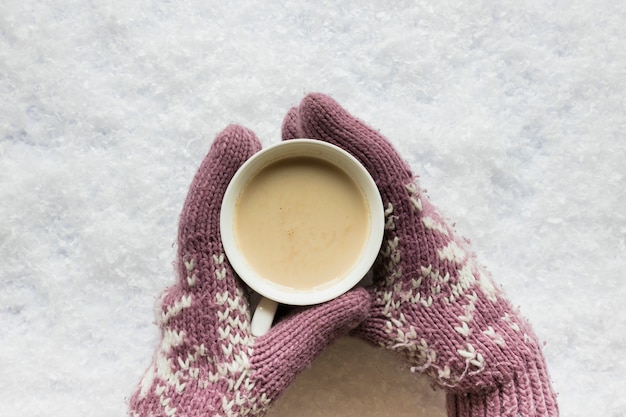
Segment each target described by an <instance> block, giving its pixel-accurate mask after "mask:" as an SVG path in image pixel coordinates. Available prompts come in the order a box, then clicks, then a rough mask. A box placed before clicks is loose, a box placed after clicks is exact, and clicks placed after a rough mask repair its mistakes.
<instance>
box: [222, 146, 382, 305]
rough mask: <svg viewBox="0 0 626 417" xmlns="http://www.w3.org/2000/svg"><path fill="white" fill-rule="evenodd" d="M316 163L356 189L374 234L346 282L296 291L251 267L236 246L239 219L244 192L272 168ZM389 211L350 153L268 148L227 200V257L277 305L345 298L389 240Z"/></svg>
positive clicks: (241, 173)
mask: <svg viewBox="0 0 626 417" xmlns="http://www.w3.org/2000/svg"><path fill="white" fill-rule="evenodd" d="M302 156H306V157H317V158H319V159H322V160H324V161H326V162H329V163H331V164H333V165H334V166H336V167H338V168H339V169H341V170H342V171H343V172H344V173H346V174H347V175H349V176H350V177H351V178H352V179H353V181H355V182H356V183H357V185H358V186H359V188H361V192H362V193H363V195H364V198H365V200H366V204H367V206H368V209H369V215H370V216H369V229H370V230H369V233H368V235H367V239H366V241H365V244H364V247H363V250H362V251H361V254H360V255H359V257H358V259H357V260H356V262H355V264H354V266H353V267H352V268H351V269H350V271H349V272H348V273H347V274H346V275H345V276H344V277H342V278H339V279H336V280H334V281H331V282H330V283H329V284H325V285H322V286H319V287H314V288H309V289H295V288H289V287H286V286H282V285H279V284H277V283H274V282H273V281H271V280H269V279H267V278H264V277H262V276H260V275H259V274H258V273H257V272H255V271H254V269H253V268H252V267H251V266H250V265H249V264H248V263H247V261H246V259H245V256H244V255H243V253H242V252H241V250H240V249H239V248H238V246H237V242H236V238H235V231H234V217H235V216H234V214H235V209H236V206H237V202H238V199H239V196H240V194H241V191H242V190H243V188H244V187H245V186H246V185H247V184H248V182H249V181H250V179H252V177H253V176H254V175H256V174H257V173H258V172H259V171H260V170H261V169H263V168H265V167H266V166H268V165H269V164H271V163H273V162H276V161H279V160H282V159H285V158H291V157H302ZM384 224H385V221H384V210H383V203H382V199H381V197H380V192H379V191H378V187H377V186H376V183H375V182H374V180H373V178H372V177H371V175H370V173H369V172H368V171H367V169H366V168H365V167H364V166H363V165H362V164H361V163H360V162H359V161H358V160H357V159H356V158H355V157H354V156H352V155H351V154H350V153H348V152H347V151H345V150H344V149H342V148H340V147H338V146H336V145H333V144H331V143H328V142H323V141H320V140H316V139H306V138H302V139H291V140H288V141H283V142H279V143H277V144H274V145H271V146H268V147H267V148H264V149H262V150H260V151H259V152H257V153H255V154H254V155H252V156H251V157H250V158H249V159H248V160H247V161H246V162H244V163H243V165H242V166H241V167H240V168H239V169H238V170H237V171H236V172H235V175H233V177H232V179H231V180H230V182H229V184H228V187H227V188H226V192H225V193H224V196H223V199H222V205H221V209H220V234H221V239H222V245H223V247H224V252H225V255H226V257H227V258H228V261H229V262H230V264H231V266H232V267H233V269H234V270H235V272H236V273H237V275H238V276H239V277H240V278H241V279H242V280H243V281H244V282H245V283H246V284H247V285H248V286H249V287H250V288H251V289H252V290H254V291H256V292H257V293H259V294H260V295H262V296H264V297H266V298H269V299H271V300H274V301H276V302H278V303H282V304H288V305H312V304H319V303H322V302H325V301H328V300H331V299H333V298H336V297H338V296H340V295H341V294H343V293H345V292H347V291H348V290H350V289H351V288H353V287H354V286H356V285H357V284H358V283H359V281H361V280H362V279H363V278H364V277H365V276H366V274H367V272H368V271H369V270H370V268H371V267H372V265H373V264H374V262H375V260H376V257H377V256H378V253H379V251H380V247H381V244H382V239H383V234H384Z"/></svg>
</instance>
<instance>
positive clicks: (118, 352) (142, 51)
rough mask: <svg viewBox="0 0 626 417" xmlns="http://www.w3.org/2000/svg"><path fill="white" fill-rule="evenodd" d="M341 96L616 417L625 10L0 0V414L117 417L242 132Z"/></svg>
mask: <svg viewBox="0 0 626 417" xmlns="http://www.w3.org/2000/svg"><path fill="white" fill-rule="evenodd" d="M311 91H318V92H324V93H327V94H330V95H331V96H333V97H334V98H335V99H337V100H338V101H339V102H340V103H341V104H342V105H343V106H344V107H346V108H347V109H348V110H349V111H351V112H352V113H353V114H355V115H357V116H358V117H359V118H361V119H363V120H364V121H366V122H367V123H368V124H370V125H371V126H373V127H375V128H377V129H379V130H380V131H381V132H382V133H383V134H385V135H386V136H387V137H389V138H390V140H391V141H392V142H393V143H394V144H395V145H396V147H397V148H398V149H399V150H400V151H401V152H402V154H403V155H404V156H405V158H406V159H407V161H408V162H409V163H410V164H411V166H412V167H413V168H414V170H415V172H416V173H417V174H419V175H420V178H421V184H422V187H423V188H425V189H427V190H428V194H429V195H430V197H431V200H432V201H433V202H434V203H435V204H436V205H437V206H438V207H439V208H440V209H441V210H442V211H443V212H444V213H445V214H446V215H447V217H449V218H450V219H453V220H454V221H455V222H456V227H457V229H458V230H459V231H460V232H461V233H462V234H463V235H464V236H466V237H468V238H470V239H471V240H472V242H473V247H474V249H475V250H476V252H477V253H478V256H479V258H480V259H481V261H482V262H483V263H484V264H486V265H487V266H488V268H489V269H490V270H491V272H492V273H493V275H494V278H495V279H496V281H497V282H498V283H499V284H501V285H502V286H503V287H504V289H505V291H506V292H507V294H508V295H509V297H510V299H511V300H512V301H513V303H514V304H515V305H516V306H519V307H520V309H521V311H522V313H523V314H524V315H525V316H526V317H527V318H528V319H529V320H530V322H531V323H532V325H533V327H534V329H535V331H536V333H537V334H538V336H539V338H540V339H541V340H542V341H544V342H545V355H546V358H547V362H548V367H549V371H550V374H551V376H552V378H553V381H554V387H555V389H556V390H557V391H558V392H559V403H560V407H561V415H562V416H572V417H575V416H605V417H624V416H626V397H625V396H624V393H625V392H626V277H625V276H624V273H625V272H626V268H625V266H626V265H625V264H626V262H625V258H626V256H625V255H626V242H625V240H626V215H625V213H624V211H625V209H626V194H625V191H624V187H625V175H626V162H625V159H626V134H625V131H626V112H625V110H626V3H625V2H622V1H613V0H599V1H598V0H573V1H563V0H546V1H518V0H505V1H480V0H479V1H459V0H437V1H435V0H430V1H420V0H418V1H387V0H384V1H382V0H381V1H276V0H268V1H230V2H227V1H215V0H208V1H199V0H179V1H166V0H152V1H150V0H140V1H125V0H124V1H122V0H111V1H105V0H84V1H70V0H67V1H64V0H37V1H35V0H3V1H2V2H0V415H2V416H6V417H9V416H30V417H34V416H64V417H73V416H93V417H99V416H120V415H124V414H125V410H126V404H125V401H126V398H127V397H128V396H129V395H130V394H131V392H132V390H133V388H134V386H135V385H136V384H137V383H138V382H139V379H140V377H141V375H142V373H143V371H144V370H145V368H146V366H147V365H148V363H149V360H150V358H151V355H152V353H153V350H154V348H155V346H156V344H157V341H158V330H157V328H156V326H155V325H154V324H153V303H154V300H155V298H156V296H157V295H158V294H159V293H160V292H161V291H162V290H163V289H164V288H165V287H166V286H168V285H169V284H171V283H172V282H173V279H174V278H173V267H172V262H173V260H174V254H175V240H176V233H177V220H178V214H179V211H180V209H181V207H182V204H183V201H184V198H185V195H186V193H187V187H188V186H189V183H190V181H191V179H192V176H193V175H194V173H195V171H196V169H197V167H198V166H199V164H200V162H201V160H202V158H203V157H204V155H205V154H206V151H207V150H208V148H209V146H210V144H211V142H212V140H213V138H214V136H215V135H216V134H217V133H218V132H219V131H220V130H221V129H223V128H224V127H225V126H226V125H227V124H229V123H239V124H243V125H245V126H247V127H249V128H251V129H252V130H254V131H255V132H256V133H257V134H258V135H259V137H260V138H261V140H262V142H263V143H264V144H265V145H267V144H271V143H275V142H277V141H278V140H279V138H280V126H281V122H282V119H283V116H284V114H285V113H286V111H287V110H288V109H289V108H290V107H291V106H293V105H295V104H297V103H298V102H299V100H300V99H301V98H302V97H303V96H304V95H305V94H306V93H307V92H311Z"/></svg>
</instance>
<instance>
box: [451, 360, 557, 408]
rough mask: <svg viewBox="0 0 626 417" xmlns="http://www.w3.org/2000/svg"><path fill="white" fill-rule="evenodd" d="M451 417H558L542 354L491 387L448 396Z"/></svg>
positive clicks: (554, 397) (554, 396) (554, 395)
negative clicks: (505, 381) (503, 382)
mask: <svg viewBox="0 0 626 417" xmlns="http://www.w3.org/2000/svg"><path fill="white" fill-rule="evenodd" d="M446 401H447V408H448V417H500V416H502V417H505V416H506V417H558V415H559V408H558V404H557V401H556V394H555V393H554V391H553V390H552V385H551V384H550V380H549V377H548V374H547V372H546V365H545V363H544V361H543V360H542V358H538V360H537V361H535V362H530V363H527V366H526V370H525V371H517V372H515V374H514V376H513V379H512V380H510V381H509V382H507V383H505V384H503V385H500V386H498V387H497V388H496V389H494V390H490V391H477V392H472V393H465V394H459V393H451V392H449V393H448V394H447V396H446Z"/></svg>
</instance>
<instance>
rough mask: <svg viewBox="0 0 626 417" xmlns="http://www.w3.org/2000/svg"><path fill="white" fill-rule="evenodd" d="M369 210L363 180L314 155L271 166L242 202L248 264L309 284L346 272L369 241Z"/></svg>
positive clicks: (286, 282) (239, 210)
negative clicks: (362, 187)
mask: <svg viewBox="0 0 626 417" xmlns="http://www.w3.org/2000/svg"><path fill="white" fill-rule="evenodd" d="M369 216H370V214H369V211H368V206H367V204H366V200H365V197H364V195H363V193H362V191H361V190H360V188H359V187H358V186H357V184H356V183H355V182H354V181H353V180H352V179H351V178H350V177H349V176H348V175H347V174H346V173H345V172H343V171H342V170H341V169H339V168H337V167H335V166H334V165H332V164H330V163H328V162H325V161H323V160H320V159H317V158H313V157H294V158H287V159H283V160H280V161H277V162H274V163H272V164H270V165H268V166H267V167H265V168H263V169H262V170H261V171H260V172H259V173H258V174H256V175H255V176H254V177H253V178H252V179H251V180H250V182H249V183H248V184H247V185H246V186H245V187H244V188H243V190H242V192H241V194H240V196H239V199H238V201H237V205H236V208H235V215H234V223H235V227H234V229H235V240H236V242H237V246H238V247H239V248H240V250H241V252H242V253H243V255H244V257H245V258H246V260H247V262H248V264H249V265H250V266H251V267H252V269H254V270H255V271H256V272H257V273H258V274H259V275H260V276H262V277H263V278H265V279H268V280H270V281H273V282H275V283H277V284H279V285H283V286H286V287H290V288H294V289H307V288H313V287H318V286H321V285H324V284H327V283H330V282H332V281H334V280H336V279H341V278H342V277H344V276H345V275H346V274H347V273H348V272H349V271H350V269H351V268H352V267H353V265H354V264H355V263H356V261H357V258H358V257H359V255H360V254H361V251H362V250H363V248H364V245H365V242H366V239H367V236H368V234H369V223H370V222H369Z"/></svg>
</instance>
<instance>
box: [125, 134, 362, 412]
mask: <svg viewBox="0 0 626 417" xmlns="http://www.w3.org/2000/svg"><path fill="white" fill-rule="evenodd" d="M260 148H261V144H260V142H259V141H258V139H257V137H256V136H255V135H254V133H252V132H251V131H249V130H247V129H245V128H243V127H240V126H235V125H232V126H229V127H227V128H226V129H225V130H224V131H223V132H222V133H220V134H219V135H218V136H217V137H216V139H215V141H214V142H213V144H212V146H211V148H210V150H209V152H208V154H207V156H206V157H205V159H204V160H203V162H202V164H201V166H200V168H199V169H198V171H197V173H196V175H195V177H194V179H193V181H192V184H191V186H190V189H189V193H188V195H187V199H186V201H185V204H184V208H183V210H182V214H181V216H180V221H179V233H178V248H177V251H178V256H177V260H176V263H175V267H176V275H177V280H176V283H175V284H174V285H173V286H172V287H170V288H168V289H166V290H165V292H163V294H162V295H161V297H160V298H159V301H158V302H157V309H156V321H157V323H158V325H159V327H160V330H161V342H160V345H159V346H158V347H157V349H156V352H155V354H154V357H153V359H152V362H151V363H150V366H149V367H148V369H147V371H146V373H145V375H144V377H143V378H142V380H141V382H140V383H139V385H138V387H137V389H136V392H135V393H134V394H133V395H132V397H131V398H130V401H129V415H130V416H132V417H148V416H150V417H152V416H154V417H156V416H159V417H161V416H162V417H174V416H181V417H192V416H212V417H216V416H222V417H234V416H260V415H263V414H265V412H266V411H267V409H268V407H269V406H270V404H271V402H272V401H273V400H274V399H276V398H277V397H278V396H279V395H280V394H281V393H282V392H283V391H284V390H285V389H286V388H287V386H288V385H289V384H290V383H291V382H292V381H293V379H294V378H295V377H296V375H298V373H299V372H301V371H302V370H303V369H304V368H306V367H307V366H309V365H310V363H311V362H312V361H313V359H314V358H315V357H317V355H318V354H319V353H321V352H322V351H323V350H324V348H326V347H327V346H328V345H329V344H330V343H331V342H332V341H333V340H334V339H335V338H337V337H339V336H342V335H345V334H347V333H348V332H349V331H350V330H352V329H353V328H355V327H356V326H357V325H358V324H359V323H361V322H362V321H363V320H364V319H365V317H366V315H367V312H368V311H369V308H370V304H371V302H370V299H369V294H368V292H367V291H366V290H364V289H356V290H353V291H350V292H348V293H346V294H344V295H342V296H341V297H338V298H336V299H334V300H332V301H330V302H328V303H325V304H322V305H319V306H314V307H312V308H308V309H304V310H302V311H298V312H297V313H294V314H291V315H289V316H287V317H286V318H284V319H282V320H281V321H279V322H278V323H277V324H276V325H275V326H274V327H273V328H272V329H271V330H270V331H269V332H268V333H267V334H265V335H263V336H260V337H254V336H252V334H251V332H250V306H249V301H248V294H247V291H246V287H245V286H244V285H243V284H242V282H241V281H240V280H239V278H238V277H237V276H236V275H235V273H234V272H233V269H232V267H231V266H230V264H229V263H228V259H227V258H226V256H225V255H224V250H223V247H222V243H221V239H220V231H219V213H220V206H221V202H222V198H223V195H224V192H225V191H226V187H227V186H228V183H229V181H230V180H231V178H232V176H233V175H234V174H235V172H236V171H237V169H238V168H239V167H240V166H241V165H242V164H243V162H245V160H247V159H248V158H249V157H250V156H252V155H253V154H254V153H255V152H257V151H258V150H260Z"/></svg>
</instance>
